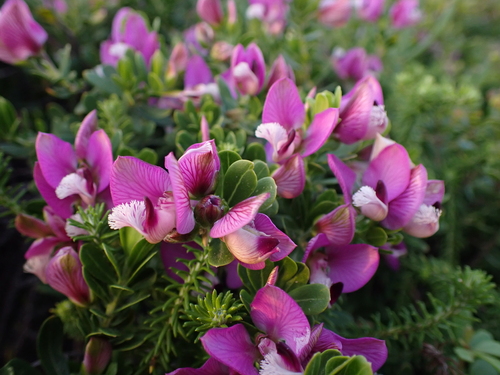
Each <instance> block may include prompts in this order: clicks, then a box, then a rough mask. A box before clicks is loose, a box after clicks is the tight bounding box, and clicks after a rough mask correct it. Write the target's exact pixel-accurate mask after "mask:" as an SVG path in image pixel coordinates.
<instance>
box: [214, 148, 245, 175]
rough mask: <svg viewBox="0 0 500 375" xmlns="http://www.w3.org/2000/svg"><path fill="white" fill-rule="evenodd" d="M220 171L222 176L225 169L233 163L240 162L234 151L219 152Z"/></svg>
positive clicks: (239, 157)
mask: <svg viewBox="0 0 500 375" xmlns="http://www.w3.org/2000/svg"><path fill="white" fill-rule="evenodd" d="M219 159H220V169H221V171H222V173H223V174H226V172H227V169H228V168H229V166H230V165H231V164H233V163H234V162H236V161H238V160H241V156H240V155H238V154H237V153H236V152H234V151H229V150H224V151H220V152H219Z"/></svg>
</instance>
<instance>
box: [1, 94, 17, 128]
mask: <svg viewBox="0 0 500 375" xmlns="http://www.w3.org/2000/svg"><path fill="white" fill-rule="evenodd" d="M17 123H18V121H17V115H16V109H15V108H14V106H13V105H12V103H11V102H9V101H8V100H7V99H5V98H4V97H2V96H0V134H2V136H3V135H7V134H11V133H12V131H13V130H15V129H13V128H14V127H15V126H17V125H16V124H17ZM2 138H3V137H2Z"/></svg>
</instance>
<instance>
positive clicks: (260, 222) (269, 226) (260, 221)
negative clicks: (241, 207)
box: [254, 214, 297, 262]
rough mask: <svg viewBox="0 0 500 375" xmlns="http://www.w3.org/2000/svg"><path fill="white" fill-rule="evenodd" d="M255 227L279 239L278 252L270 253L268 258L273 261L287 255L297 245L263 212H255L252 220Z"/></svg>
mask: <svg viewBox="0 0 500 375" xmlns="http://www.w3.org/2000/svg"><path fill="white" fill-rule="evenodd" d="M254 226H255V229H257V230H258V231H259V232H263V233H265V234H267V235H268V236H271V237H272V238H275V239H277V240H279V245H278V250H279V251H278V252H276V253H274V254H273V255H271V257H270V258H269V259H270V260H271V261H273V262H277V261H278V260H281V259H283V258H285V257H286V256H288V255H289V254H290V253H291V252H292V251H293V249H295V248H296V247H297V245H296V244H295V243H294V242H293V241H292V240H291V239H290V237H288V236H287V235H286V234H285V233H283V232H282V231H280V230H279V229H278V228H276V226H275V225H274V223H273V222H272V221H271V219H270V218H269V217H268V216H267V215H264V214H257V216H255V220H254Z"/></svg>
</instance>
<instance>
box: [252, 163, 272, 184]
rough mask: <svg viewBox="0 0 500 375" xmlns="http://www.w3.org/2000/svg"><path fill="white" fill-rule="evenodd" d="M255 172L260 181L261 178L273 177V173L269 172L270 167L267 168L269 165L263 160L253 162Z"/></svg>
mask: <svg viewBox="0 0 500 375" xmlns="http://www.w3.org/2000/svg"><path fill="white" fill-rule="evenodd" d="M253 170H254V172H255V174H256V175H257V178H258V179H259V180H260V179H261V178H264V177H269V176H270V175H271V172H269V167H268V166H267V163H265V162H263V161H261V160H255V161H254V162H253Z"/></svg>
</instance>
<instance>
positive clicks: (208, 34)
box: [194, 22, 214, 48]
mask: <svg viewBox="0 0 500 375" xmlns="http://www.w3.org/2000/svg"><path fill="white" fill-rule="evenodd" d="M194 35H195V38H196V40H197V41H198V43H200V45H201V46H202V47H204V48H206V47H208V46H209V45H211V44H212V43H213V41H214V30H213V29H212V27H211V26H210V25H209V24H208V23H206V22H200V23H197V24H196V25H195V26H194Z"/></svg>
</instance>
